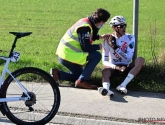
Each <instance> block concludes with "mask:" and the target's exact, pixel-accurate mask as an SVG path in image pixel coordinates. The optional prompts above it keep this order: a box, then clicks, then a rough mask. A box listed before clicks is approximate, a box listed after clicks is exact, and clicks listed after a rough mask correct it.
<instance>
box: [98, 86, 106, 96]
mask: <svg viewBox="0 0 165 125" xmlns="http://www.w3.org/2000/svg"><path fill="white" fill-rule="evenodd" d="M99 92H100V94H101V95H103V96H106V95H107V93H108V91H107V90H106V89H104V88H101V89H100V90H99Z"/></svg>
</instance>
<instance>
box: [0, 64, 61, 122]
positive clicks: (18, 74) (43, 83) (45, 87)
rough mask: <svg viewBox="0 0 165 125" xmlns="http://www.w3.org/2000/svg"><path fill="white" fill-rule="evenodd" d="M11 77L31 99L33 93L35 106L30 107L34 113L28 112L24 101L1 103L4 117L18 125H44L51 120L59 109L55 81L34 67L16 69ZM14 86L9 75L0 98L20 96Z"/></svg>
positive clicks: (58, 92)
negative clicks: (28, 93) (24, 88)
mask: <svg viewBox="0 0 165 125" xmlns="http://www.w3.org/2000/svg"><path fill="white" fill-rule="evenodd" d="M12 75H13V76H14V77H15V78H16V79H17V80H19V81H20V82H21V84H23V85H24V86H25V87H26V89H27V90H28V91H29V90H30V91H29V92H31V93H32V94H31V95H32V96H33V97H34V95H33V93H34V94H35V95H36V104H34V105H33V106H31V108H32V109H33V110H34V111H30V110H29V109H30V108H29V107H28V106H26V105H25V103H26V101H14V102H3V103H1V104H2V109H3V110H4V113H5V115H6V116H7V117H8V118H9V119H10V120H11V121H12V122H13V123H16V124H18V125H45V124H46V123H48V122H49V121H50V120H52V118H53V117H54V116H55V115H56V113H57V111H58V109H59V106H60V99H61V96H60V91H59V88H58V85H57V83H56V81H55V80H54V79H53V78H52V77H51V76H50V75H49V74H48V73H47V72H45V71H43V70H41V69H39V68H34V67H26V68H21V69H18V70H16V71H14V72H13V73H12ZM27 75H28V76H27ZM29 80H31V81H32V82H31V81H29ZM15 85H16V84H14V80H13V78H12V77H11V76H10V75H9V76H8V77H7V78H6V79H5V81H4V84H3V87H2V93H1V94H2V98H6V97H14V95H16V96H18V95H20V96H22V95H23V93H22V92H21V91H20V90H18V87H16V86H15ZM31 85H32V87H31ZM14 89H16V91H15V90H14ZM41 90H42V91H41ZM40 93H41V94H40ZM42 106H44V107H42Z"/></svg>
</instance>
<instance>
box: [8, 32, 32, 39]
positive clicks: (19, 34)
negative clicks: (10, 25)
mask: <svg viewBox="0 0 165 125" xmlns="http://www.w3.org/2000/svg"><path fill="white" fill-rule="evenodd" d="M9 33H11V34H13V35H15V36H16V37H18V38H21V37H25V36H29V35H30V34H31V33H32V32H9Z"/></svg>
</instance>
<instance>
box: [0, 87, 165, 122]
mask: <svg viewBox="0 0 165 125" xmlns="http://www.w3.org/2000/svg"><path fill="white" fill-rule="evenodd" d="M113 91H114V92H115V95H114V97H111V98H110V97H108V96H101V95H100V94H99V93H98V91H97V90H85V89H77V88H72V87H66V86H64V87H62V86H61V87H60V92H61V104H60V108H59V110H58V113H57V115H56V116H55V117H54V118H53V119H52V120H51V122H50V123H48V124H47V125H53V124H55V125H136V124H137V125H139V124H141V125H142V124H154V125H156V124H165V94H163V93H150V92H139V91H130V90H128V93H127V95H122V94H120V93H118V92H117V91H116V90H113ZM10 124H13V123H11V122H10V120H8V119H7V118H6V117H5V116H2V114H0V125H10Z"/></svg>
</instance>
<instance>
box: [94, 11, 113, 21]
mask: <svg viewBox="0 0 165 125" xmlns="http://www.w3.org/2000/svg"><path fill="white" fill-rule="evenodd" d="M92 17H93V19H94V22H95V23H99V22H101V21H103V22H107V20H108V19H109V18H110V13H109V12H108V11H107V10H105V9H102V8H98V9H97V10H96V11H95V12H94V13H92Z"/></svg>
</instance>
